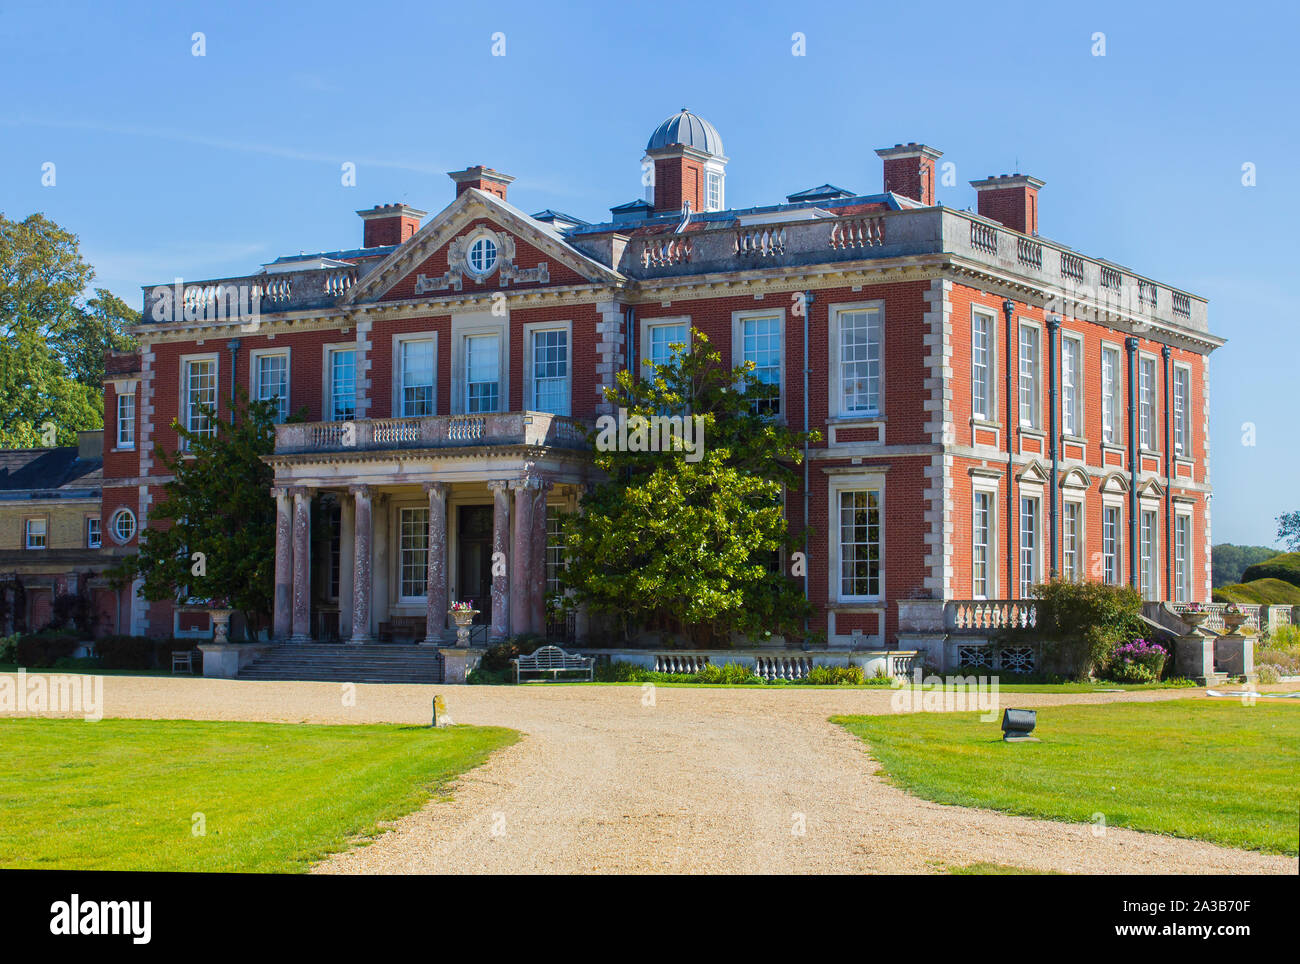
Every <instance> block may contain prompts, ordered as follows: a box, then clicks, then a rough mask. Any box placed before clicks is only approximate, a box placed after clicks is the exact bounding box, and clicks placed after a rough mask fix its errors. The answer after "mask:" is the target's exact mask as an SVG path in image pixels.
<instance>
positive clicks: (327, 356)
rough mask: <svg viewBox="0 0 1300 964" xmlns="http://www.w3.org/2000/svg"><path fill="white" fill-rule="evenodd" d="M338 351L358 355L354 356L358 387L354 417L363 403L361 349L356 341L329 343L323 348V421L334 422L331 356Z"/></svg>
mask: <svg viewBox="0 0 1300 964" xmlns="http://www.w3.org/2000/svg"><path fill="white" fill-rule="evenodd" d="M336 351H352V352H355V353H356V354H355V355H354V356H353V358H354V360H355V363H356V367H355V369H354V375H353V377H354V379H355V384H356V387H355V389H354V391H353V408H352V411H353V417H354V418H355V417H356V413H357V410H358V408H359V407H360V406H359V403H360V401H361V347H360V345H359V344H358V343H357V342H356V341H334V342H328V343H326V344H324V345H322V346H321V396H320V397H321V413H320V414H321V421H322V422H332V421H334V418H333V415H334V379H333V377H332V376H333V374H334V371H333V368H334V366H333V364H332V361H333V360H332V358H331V356H332V355H333V354H334V352H336Z"/></svg>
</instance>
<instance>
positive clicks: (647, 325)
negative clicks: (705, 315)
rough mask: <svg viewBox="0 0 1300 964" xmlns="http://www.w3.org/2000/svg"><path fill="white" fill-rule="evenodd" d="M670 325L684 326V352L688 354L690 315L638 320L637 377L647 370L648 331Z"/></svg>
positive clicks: (689, 345)
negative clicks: (685, 343) (685, 342)
mask: <svg viewBox="0 0 1300 964" xmlns="http://www.w3.org/2000/svg"><path fill="white" fill-rule="evenodd" d="M672 325H685V326H686V339H687V345H686V350H687V352H689V351H690V350H691V347H692V344H691V342H692V339H691V316H690V315H665V316H664V317H662V318H641V319H638V327H639V330H638V331H637V343H636V355H637V377H638V378H639V377H643V376H644V375H645V374H646V372H647V371H648V369H647V368H646V367H645V363H646V362H647V361H649V359H650V354H649V346H650V329H652V328H664V327H670V326H672Z"/></svg>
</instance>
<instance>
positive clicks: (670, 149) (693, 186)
mask: <svg viewBox="0 0 1300 964" xmlns="http://www.w3.org/2000/svg"><path fill="white" fill-rule="evenodd" d="M646 155H647V156H648V157H650V158H652V159H653V160H654V163H655V182H654V205H655V207H654V213H655V214H664V213H667V212H670V211H680V210H682V209H683V207H685V205H687V204H689V205H690V206H691V210H692V211H694V212H695V213H697V214H698V213H699V212H700V211H703V210H704V162H705V161H707V160H708V159H709V158H710V157H711V156H712V155H710V154H707V153H705V152H704V151H701V150H698V149H696V148H694V147H687V146H686V145H685V144H669V145H668V146H667V147H660V148H656V149H655V150H652V151H647V152H646Z"/></svg>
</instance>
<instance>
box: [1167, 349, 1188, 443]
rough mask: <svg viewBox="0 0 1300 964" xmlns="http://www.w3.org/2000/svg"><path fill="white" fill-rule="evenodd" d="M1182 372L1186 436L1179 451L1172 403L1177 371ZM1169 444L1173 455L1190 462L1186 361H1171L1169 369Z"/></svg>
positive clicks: (1174, 399) (1176, 394)
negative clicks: (1185, 386) (1184, 383)
mask: <svg viewBox="0 0 1300 964" xmlns="http://www.w3.org/2000/svg"><path fill="white" fill-rule="evenodd" d="M1180 371H1181V372H1183V374H1184V375H1185V376H1186V378H1187V404H1186V405H1184V406H1183V431H1184V433H1185V434H1186V436H1187V439H1186V444H1184V445H1183V450H1182V452H1181V453H1179V451H1178V442H1179V439H1178V423H1177V422H1176V421H1175V420H1174V405H1175V403H1176V401H1177V398H1178V378H1177V373H1178V372H1180ZM1167 417H1168V419H1169V439H1170V442H1169V444H1170V445H1171V446H1173V450H1174V457H1175V458H1176V459H1178V460H1179V461H1180V462H1185V463H1187V464H1188V465H1190V464H1192V463H1193V461H1194V457H1193V454H1192V449H1193V440H1194V433H1193V432H1192V366H1191V365H1189V364H1187V362H1181V361H1171V363H1170V369H1169V412H1168V415H1167Z"/></svg>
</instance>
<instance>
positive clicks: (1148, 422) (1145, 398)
mask: <svg viewBox="0 0 1300 964" xmlns="http://www.w3.org/2000/svg"><path fill="white" fill-rule="evenodd" d="M1137 367H1138V368H1137V392H1138V397H1137V423H1138V424H1137V430H1138V448H1140V449H1141V450H1142V451H1144V452H1156V451H1159V448H1158V446H1157V445H1156V439H1157V437H1158V434H1159V433H1158V429H1159V422H1158V418H1157V414H1156V408H1157V405H1156V396H1157V394H1158V392H1157V387H1156V378H1157V370H1156V356H1155V355H1150V354H1147V353H1146V352H1139V353H1138V357H1137ZM1147 371H1149V372H1150V373H1151V378H1150V380H1149V382H1148V388H1147V390H1146V391H1145V392H1144V390H1143V388H1142V375H1143V373H1144V372H1147Z"/></svg>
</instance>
